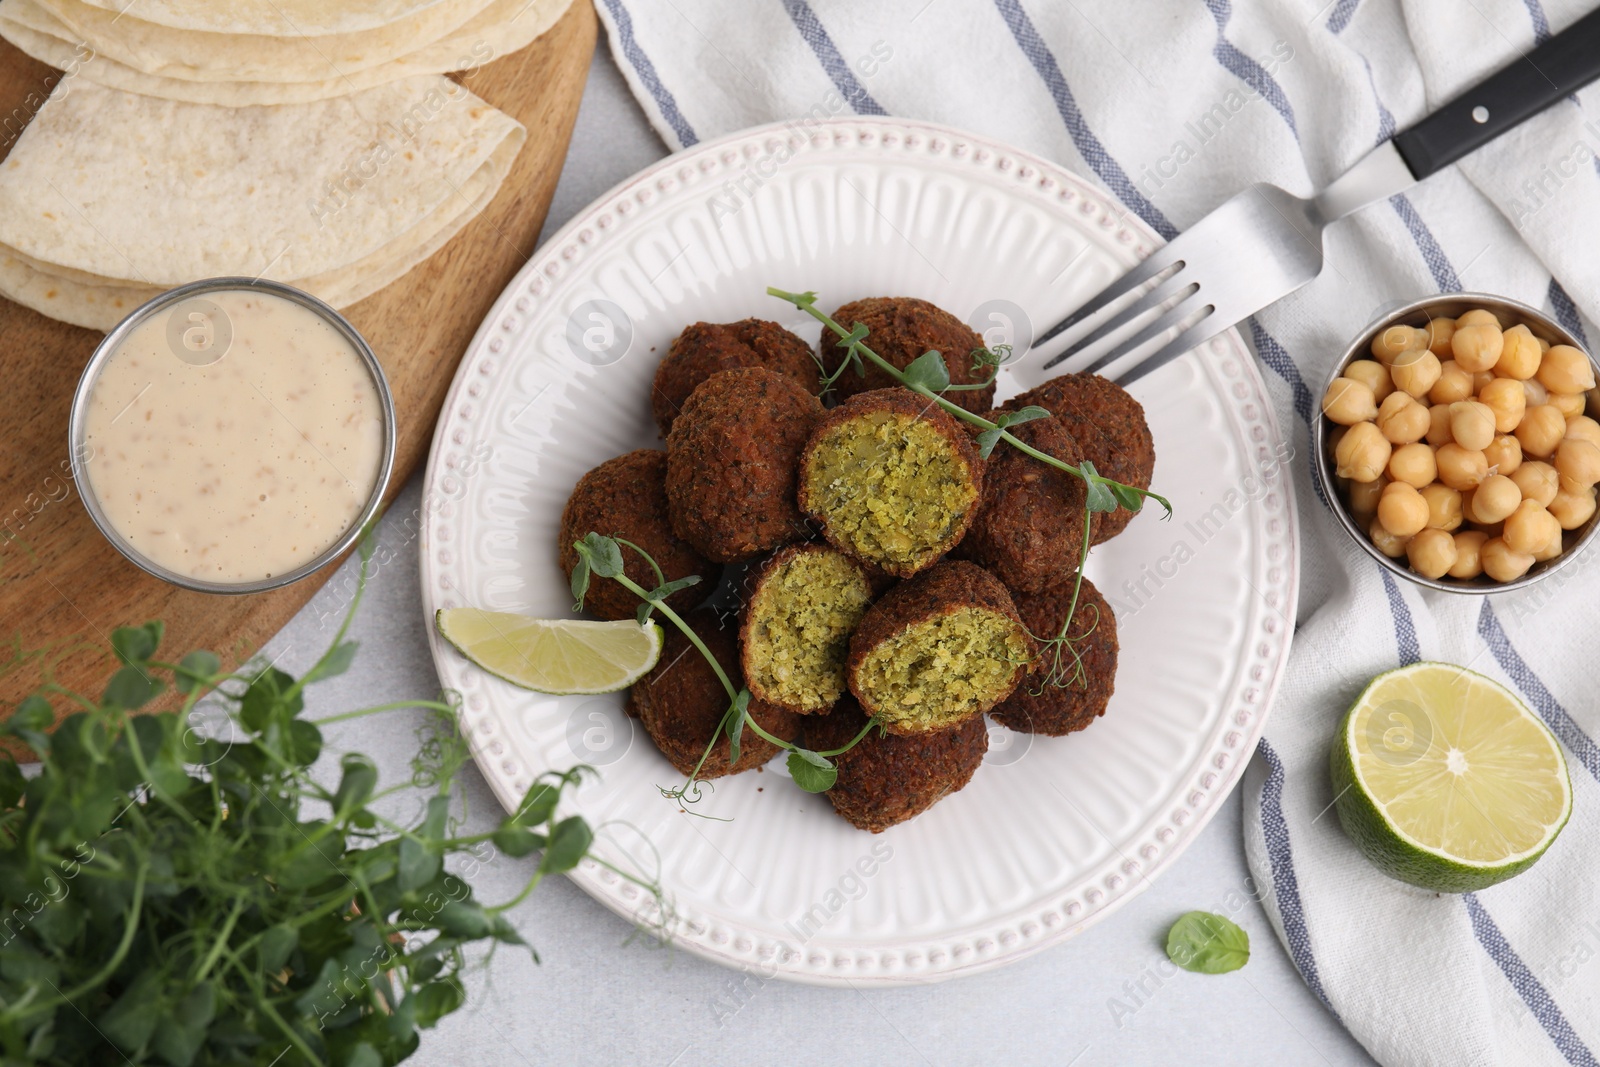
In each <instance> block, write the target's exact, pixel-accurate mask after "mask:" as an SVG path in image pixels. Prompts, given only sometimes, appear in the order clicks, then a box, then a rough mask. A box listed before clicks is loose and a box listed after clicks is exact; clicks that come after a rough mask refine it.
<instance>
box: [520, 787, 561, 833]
mask: <svg viewBox="0 0 1600 1067" xmlns="http://www.w3.org/2000/svg"><path fill="white" fill-rule="evenodd" d="M560 800H561V787H560V786H558V785H552V784H551V783H550V782H547V781H541V782H534V783H533V785H532V787H530V788H529V789H528V795H527V796H525V797H523V798H522V804H521V806H520V807H518V808H517V811H516V814H515V815H513V816H512V818H513V819H514V820H515V821H516V823H517V825H519V826H540V825H543V824H544V823H547V822H549V821H550V816H551V815H553V814H555V810H556V804H557V803H558V802H559V801H560Z"/></svg>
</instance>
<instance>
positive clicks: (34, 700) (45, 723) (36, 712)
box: [6, 693, 56, 756]
mask: <svg viewBox="0 0 1600 1067" xmlns="http://www.w3.org/2000/svg"><path fill="white" fill-rule="evenodd" d="M55 721H56V712H55V709H54V708H52V707H51V706H50V702H49V701H48V700H46V699H45V698H44V697H42V696H39V695H38V694H37V693H35V694H34V695H33V696H30V697H27V698H25V699H24V700H23V701H22V703H21V704H18V705H17V710H16V711H14V712H12V713H11V718H9V719H7V720H6V732H7V733H9V734H11V735H12V736H14V737H18V738H20V739H21V740H22V741H23V742H24V743H25V744H26V745H27V746H28V747H29V748H31V749H33V750H34V752H36V753H38V754H39V755H40V756H43V755H45V754H46V753H48V752H49V751H50V735H49V734H48V733H46V731H47V730H49V729H50V725H51V723H53V722H55Z"/></svg>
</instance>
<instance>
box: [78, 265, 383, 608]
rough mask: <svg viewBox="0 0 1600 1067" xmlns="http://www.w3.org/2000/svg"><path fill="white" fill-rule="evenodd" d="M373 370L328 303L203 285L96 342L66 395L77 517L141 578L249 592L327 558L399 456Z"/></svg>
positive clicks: (253, 284)
mask: <svg viewBox="0 0 1600 1067" xmlns="http://www.w3.org/2000/svg"><path fill="white" fill-rule="evenodd" d="M394 422H395V416H394V400H393V398H392V397H391V396H390V394H389V383H388V381H387V380H386V379H385V378H384V374H383V368H382V366H380V365H379V363H378V360H377V357H376V356H374V355H373V353H372V349H371V348H370V347H368V345H367V343H366V341H365V340H363V339H362V337H361V335H360V334H359V333H357V332H356V330H355V327H353V326H351V325H350V323H349V322H347V321H346V320H345V318H344V317H343V316H342V315H340V314H339V313H338V312H337V311H335V310H333V308H331V307H329V306H328V305H327V304H324V303H323V302H322V301H320V300H318V299H317V298H316V297H314V296H311V295H310V294H309V293H303V292H301V291H300V290H298V289H294V288H291V287H290V286H287V285H281V284H279V283H277V282H269V281H262V280H254V279H250V278H213V279H209V280H206V281H200V282H194V283H192V284H190V285H185V286H181V287H179V288H177V289H173V290H171V291H170V292H167V293H163V294H162V295H161V296H158V297H156V298H155V299H154V300H151V301H150V302H149V303H147V304H144V305H143V306H142V307H140V308H139V309H138V310H136V311H134V312H133V313H132V314H131V315H129V316H128V317H127V318H126V319H124V320H123V321H122V322H121V323H120V324H118V326H117V327H116V329H114V330H112V331H111V332H110V333H109V334H107V335H106V337H105V340H103V341H102V342H100V346H99V347H98V348H96V349H95V352H94V355H93V356H92V357H90V359H89V364H88V366H87V367H85V368H84V371H83V377H82V378H81V379H80V380H79V382H78V390H77V393H76V394H75V395H74V397H73V401H72V416H71V423H70V426H69V429H68V434H69V437H70V441H71V459H72V468H73V476H74V478H75V479H76V481H77V484H78V488H79V492H80V494H81V495H82V498H83V502H84V505H85V506H86V507H87V509H88V512H89V516H90V518H91V519H93V520H94V523H95V525H96V526H97V527H99V529H100V532H101V533H103V534H105V536H106V538H107V539H108V540H109V541H110V542H111V543H112V545H114V546H115V547H116V548H117V550H118V551H119V552H121V553H122V554H123V555H124V556H126V557H127V558H128V559H129V560H131V561H132V562H133V563H135V564H137V565H138V566H139V567H141V568H143V569H144V570H146V571H148V572H149V573H151V574H153V575H155V576H156V577H158V578H161V579H163V580H165V581H168V582H171V583H173V584H174V585H179V586H183V587H184V588H187V589H193V590H197V591H199V592H204V593H257V592H261V591H263V590H267V589H276V588H278V587H279V586H284V585H288V584H289V583H291V582H295V581H298V580H299V579H301V578H304V577H305V576H306V575H308V574H311V573H313V572H314V571H316V570H318V569H320V568H321V567H323V566H325V565H326V564H328V563H330V562H332V561H333V560H335V559H337V558H339V557H340V556H341V555H343V554H344V552H345V551H346V550H348V549H349V548H350V546H351V545H353V544H354V543H355V542H356V540H357V539H358V538H359V537H360V536H361V533H362V530H363V529H364V528H365V527H366V526H367V524H368V523H369V521H370V520H371V519H372V518H373V516H374V515H376V514H377V512H378V509H379V507H380V505H381V503H382V499H383V492H384V488H385V486H386V485H387V484H388V481H389V473H390V470H391V468H392V466H393V463H394V448H395V427H394Z"/></svg>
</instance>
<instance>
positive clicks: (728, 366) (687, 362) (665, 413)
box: [650, 319, 822, 437]
mask: <svg viewBox="0 0 1600 1067" xmlns="http://www.w3.org/2000/svg"><path fill="white" fill-rule="evenodd" d="M741 367H765V368H767V369H768V370H774V371H777V372H778V373H779V374H783V375H786V376H788V377H790V378H793V379H794V380H795V381H796V382H798V383H799V384H800V385H801V386H802V387H803V388H804V389H805V390H806V391H807V392H810V393H815V392H817V390H818V389H819V388H821V386H822V375H821V367H820V366H819V365H818V363H817V360H816V358H815V357H814V356H813V355H812V354H811V346H810V345H808V344H806V343H805V342H804V341H802V340H801V339H800V338H798V337H796V336H795V335H794V334H792V333H790V332H789V331H788V330H786V329H784V328H783V327H782V326H779V325H778V324H777V323H775V322H767V321H766V320H765V319H744V320H743V321H741V322H726V323H722V322H697V323H695V324H694V325H693V326H689V327H687V328H685V329H684V331H683V332H682V333H680V334H679V335H678V336H677V337H676V338H674V339H673V342H672V346H671V347H670V348H668V349H667V354H666V356H664V357H663V358H662V360H661V365H660V366H658V367H657V368H656V380H655V386H654V388H653V389H652V390H651V392H650V410H651V412H652V413H653V414H654V415H655V418H656V426H658V427H659V428H660V429H661V436H662V437H665V436H667V431H668V430H670V429H671V428H672V422H673V420H674V419H676V418H677V417H678V412H679V411H680V410H682V408H683V404H684V401H686V400H688V399H689V394H690V393H693V392H694V391H695V388H696V387H697V386H698V385H699V384H700V383H701V382H703V381H705V380H706V379H707V378H709V377H711V376H712V375H713V374H716V373H718V372H720V371H725V370H738V369H740V368H741Z"/></svg>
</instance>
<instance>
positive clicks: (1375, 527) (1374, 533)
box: [1367, 519, 1411, 559]
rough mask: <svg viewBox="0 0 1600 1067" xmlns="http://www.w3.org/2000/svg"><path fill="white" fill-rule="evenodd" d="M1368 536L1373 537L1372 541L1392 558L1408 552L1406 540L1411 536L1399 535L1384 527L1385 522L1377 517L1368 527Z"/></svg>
mask: <svg viewBox="0 0 1600 1067" xmlns="http://www.w3.org/2000/svg"><path fill="white" fill-rule="evenodd" d="M1367 536H1369V537H1371V538H1372V543H1373V544H1374V545H1376V546H1377V549H1378V551H1379V552H1382V553H1383V554H1384V555H1385V556H1388V557H1389V558H1390V559H1399V558H1400V557H1401V556H1403V555H1405V554H1406V542H1407V541H1409V540H1411V538H1409V537H1399V536H1397V535H1395V534H1392V533H1390V532H1389V531H1388V530H1386V529H1384V528H1383V523H1381V522H1379V521H1378V520H1377V519H1373V520H1372V525H1371V526H1368V527H1367Z"/></svg>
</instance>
